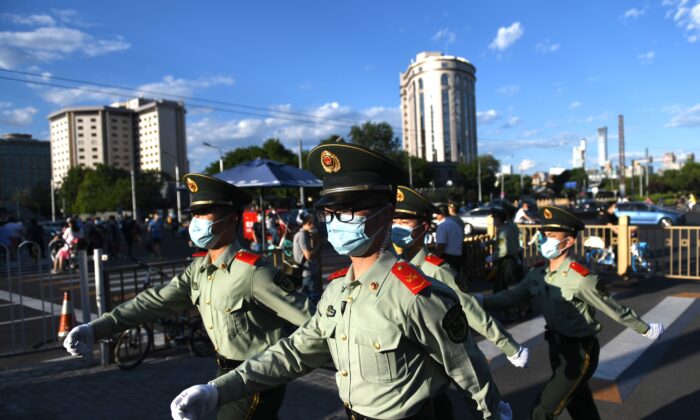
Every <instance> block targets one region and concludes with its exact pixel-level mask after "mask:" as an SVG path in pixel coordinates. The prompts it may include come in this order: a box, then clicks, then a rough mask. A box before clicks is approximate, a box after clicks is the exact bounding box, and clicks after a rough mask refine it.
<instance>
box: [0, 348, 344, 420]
mask: <svg viewBox="0 0 700 420" xmlns="http://www.w3.org/2000/svg"><path fill="white" fill-rule="evenodd" d="M57 354H59V353H58V351H57ZM215 373H216V365H215V363H214V360H213V359H209V358H197V357H190V356H189V355H187V354H183V353H179V354H171V355H169V356H166V357H163V356H160V355H158V354H156V355H154V356H149V357H148V358H146V360H145V361H144V362H143V364H142V365H140V366H138V367H137V368H136V369H134V370H131V371H123V370H120V369H119V368H117V367H115V366H110V367H108V368H106V369H103V368H101V367H99V366H97V365H94V366H92V367H87V366H86V363H85V362H83V361H81V360H78V359H65V360H58V361H51V362H44V363H40V364H36V365H34V366H29V367H23V368H17V369H10V370H6V371H3V372H0V395H2V398H0V418H3V419H19V418H35V419H47V418H51V419H66V420H68V419H71V420H75V419H100V418H109V419H129V420H135V419H169V418H170V402H171V401H172V400H173V398H175V396H177V394H179V393H180V392H181V391H182V390H184V389H185V388H187V387H189V386H191V385H196V384H202V383H206V382H207V381H209V380H210V379H212V378H213V377H214V375H215ZM333 374H334V373H333V372H331V371H329V370H325V369H318V370H316V371H314V372H312V373H311V374H309V375H307V376H305V377H303V378H301V379H299V380H296V381H293V382H291V383H290V384H289V385H288V386H287V395H286V397H285V400H284V403H283V406H282V409H281V410H280V418H282V419H288V420H295V419H300V420H301V419H336V418H338V419H339V418H346V417H345V412H344V411H343V406H342V404H341V402H340V400H339V399H338V396H337V389H336V386H335V379H334V377H333ZM209 418H211V419H213V418H215V416H214V415H212V416H210V417H209Z"/></svg>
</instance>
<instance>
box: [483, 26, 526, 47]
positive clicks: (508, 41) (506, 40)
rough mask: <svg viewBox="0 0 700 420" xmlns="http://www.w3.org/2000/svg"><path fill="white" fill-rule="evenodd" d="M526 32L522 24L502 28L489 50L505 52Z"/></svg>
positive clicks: (499, 29)
mask: <svg viewBox="0 0 700 420" xmlns="http://www.w3.org/2000/svg"><path fill="white" fill-rule="evenodd" d="M524 32H525V30H524V28H523V27H522V26H521V25H520V22H515V23H513V24H512V25H510V26H509V27H507V28H506V27H505V26H502V27H500V28H498V32H497V33H496V38H494V39H493V41H491V44H489V49H491V50H498V51H505V50H506V49H507V48H508V47H510V46H511V45H513V44H514V43H515V41H517V40H518V39H520V38H521V37H522V36H523V33H524Z"/></svg>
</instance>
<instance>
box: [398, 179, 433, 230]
mask: <svg viewBox="0 0 700 420" xmlns="http://www.w3.org/2000/svg"><path fill="white" fill-rule="evenodd" d="M438 212H439V210H438V208H437V207H435V206H434V205H433V204H432V203H431V202H430V201H428V200H426V199H425V197H423V196H422V195H420V193H418V192H417V191H415V190H412V189H410V188H408V187H404V186H403V185H400V186H399V189H398V191H396V212H395V214H394V217H397V218H399V219H426V220H429V221H430V220H432V218H433V214H435V213H438Z"/></svg>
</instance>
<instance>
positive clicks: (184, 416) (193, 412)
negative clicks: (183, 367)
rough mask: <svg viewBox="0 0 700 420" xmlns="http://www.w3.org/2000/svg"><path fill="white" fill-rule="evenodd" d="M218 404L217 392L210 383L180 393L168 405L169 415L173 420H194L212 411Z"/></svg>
mask: <svg viewBox="0 0 700 420" xmlns="http://www.w3.org/2000/svg"><path fill="white" fill-rule="evenodd" d="M218 404H219V391H218V390H217V389H216V385H214V384H212V383H211V382H210V383H208V384H206V385H195V386H191V387H189V388H187V389H186V390H184V391H182V392H181V393H180V395H178V396H177V397H175V399H174V400H173V402H171V403H170V414H171V415H172V416H173V419H174V420H195V419H199V418H202V417H204V415H205V414H207V413H209V412H210V411H214V409H215V408H216V406H217V405H218Z"/></svg>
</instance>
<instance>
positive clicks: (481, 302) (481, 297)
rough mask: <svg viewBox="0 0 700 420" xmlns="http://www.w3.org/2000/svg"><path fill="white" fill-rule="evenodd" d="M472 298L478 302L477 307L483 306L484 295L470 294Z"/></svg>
mask: <svg viewBox="0 0 700 420" xmlns="http://www.w3.org/2000/svg"><path fill="white" fill-rule="evenodd" d="M472 296H474V299H476V301H477V302H479V305H482V306H483V305H484V295H482V294H481V293H472Z"/></svg>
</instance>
